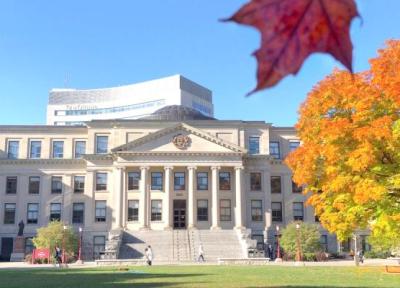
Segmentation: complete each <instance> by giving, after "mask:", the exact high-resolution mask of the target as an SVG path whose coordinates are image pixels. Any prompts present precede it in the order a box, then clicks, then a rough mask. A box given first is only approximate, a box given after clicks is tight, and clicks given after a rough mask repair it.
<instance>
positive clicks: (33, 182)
mask: <svg viewBox="0 0 400 288" xmlns="http://www.w3.org/2000/svg"><path fill="white" fill-rule="evenodd" d="M39 190H40V177H39V176H30V177H29V188H28V193H29V194H39Z"/></svg>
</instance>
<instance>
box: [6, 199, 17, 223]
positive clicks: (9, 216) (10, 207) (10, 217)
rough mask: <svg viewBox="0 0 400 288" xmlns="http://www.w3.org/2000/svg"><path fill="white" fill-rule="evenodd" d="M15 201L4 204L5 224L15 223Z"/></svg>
mask: <svg viewBox="0 0 400 288" xmlns="http://www.w3.org/2000/svg"><path fill="white" fill-rule="evenodd" d="M16 207H17V206H16V204H15V203H5V204H4V224H15V210H16Z"/></svg>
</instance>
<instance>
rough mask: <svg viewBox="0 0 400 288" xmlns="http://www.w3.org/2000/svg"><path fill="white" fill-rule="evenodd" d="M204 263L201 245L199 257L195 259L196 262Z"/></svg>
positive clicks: (201, 246)
mask: <svg viewBox="0 0 400 288" xmlns="http://www.w3.org/2000/svg"><path fill="white" fill-rule="evenodd" d="M200 261H201V262H204V261H205V260H204V250H203V245H201V244H200V245H199V257H198V258H197V262H200Z"/></svg>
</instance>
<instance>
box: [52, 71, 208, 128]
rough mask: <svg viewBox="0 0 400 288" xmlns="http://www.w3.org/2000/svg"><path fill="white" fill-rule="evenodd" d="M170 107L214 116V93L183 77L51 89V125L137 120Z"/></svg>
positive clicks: (175, 76)
mask: <svg viewBox="0 0 400 288" xmlns="http://www.w3.org/2000/svg"><path fill="white" fill-rule="evenodd" d="M169 105H182V106H185V107H189V108H192V109H195V110H197V111H199V112H201V113H202V114H204V115H205V116H209V117H213V116H214V108H213V103H212V92H211V91H210V90H208V89H207V88H205V87H203V86H201V85H199V84H196V83H195V82H193V81H190V80H188V79H186V78H185V77H183V76H181V75H174V76H170V77H166V78H161V79H156V80H151V81H146V82H142V83H137V84H132V85H126V86H119V87H112V88H102V89H88V90H78V89H52V90H51V91H50V94H49V102H48V106H47V124H48V125H57V126H58V125H83V123H84V122H85V121H91V120H96V119H137V118H141V117H145V116H148V115H150V114H151V113H153V112H154V111H156V110H158V109H160V108H162V107H165V106H169Z"/></svg>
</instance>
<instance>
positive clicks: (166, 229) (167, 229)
mask: <svg viewBox="0 0 400 288" xmlns="http://www.w3.org/2000/svg"><path fill="white" fill-rule="evenodd" d="M164 230H165V231H171V230H172V227H171V226H165V227H164Z"/></svg>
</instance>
